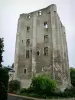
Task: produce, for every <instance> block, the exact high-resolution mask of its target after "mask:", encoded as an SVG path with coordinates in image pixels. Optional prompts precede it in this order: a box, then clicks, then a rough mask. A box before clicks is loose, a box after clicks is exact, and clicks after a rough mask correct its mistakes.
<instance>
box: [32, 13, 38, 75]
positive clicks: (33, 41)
mask: <svg viewBox="0 0 75 100" xmlns="http://www.w3.org/2000/svg"><path fill="white" fill-rule="evenodd" d="M36 18H37V17H36V16H35V15H34V16H33V40H32V76H34V75H35V74H36V27H37V26H36Z"/></svg>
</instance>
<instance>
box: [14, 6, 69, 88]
mask: <svg viewBox="0 0 75 100" xmlns="http://www.w3.org/2000/svg"><path fill="white" fill-rule="evenodd" d="M15 48H16V49H15V62H14V66H15V67H14V68H15V74H14V79H16V78H18V79H20V80H21V83H22V84H23V85H24V87H27V86H28V85H29V84H30V80H31V78H32V77H33V76H35V75H38V74H42V73H48V74H50V76H51V77H52V78H53V79H56V80H57V82H58V83H59V84H60V86H62V87H65V86H67V85H69V84H70V76H69V62H68V51H67V42H66V33H65V27H64V26H63V25H62V23H61V21H60V18H59V16H58V14H57V7H56V5H55V4H52V5H50V6H48V7H47V8H44V9H41V10H38V11H34V12H31V13H28V14H21V15H20V18H19V20H18V28H17V36H16V47H15ZM23 85H22V87H23Z"/></svg>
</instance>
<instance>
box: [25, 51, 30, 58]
mask: <svg viewBox="0 0 75 100" xmlns="http://www.w3.org/2000/svg"><path fill="white" fill-rule="evenodd" d="M26 58H29V50H27V51H26Z"/></svg>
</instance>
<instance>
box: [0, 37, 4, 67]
mask: <svg viewBox="0 0 75 100" xmlns="http://www.w3.org/2000/svg"><path fill="white" fill-rule="evenodd" d="M3 41H4V39H3V38H0V67H2V64H1V63H2V62H3V60H2V58H3V56H2V53H3V52H4V43H3Z"/></svg>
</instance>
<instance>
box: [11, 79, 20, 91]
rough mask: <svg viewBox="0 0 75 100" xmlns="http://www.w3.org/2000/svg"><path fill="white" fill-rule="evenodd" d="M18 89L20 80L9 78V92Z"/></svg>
mask: <svg viewBox="0 0 75 100" xmlns="http://www.w3.org/2000/svg"><path fill="white" fill-rule="evenodd" d="M19 90H20V82H19V81H18V80H11V81H10V82H9V92H11V93H16V92H18V91H19Z"/></svg>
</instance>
